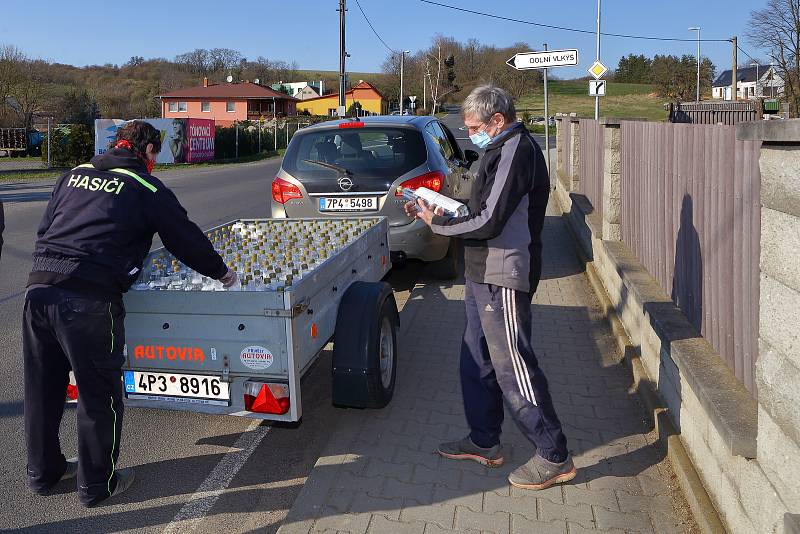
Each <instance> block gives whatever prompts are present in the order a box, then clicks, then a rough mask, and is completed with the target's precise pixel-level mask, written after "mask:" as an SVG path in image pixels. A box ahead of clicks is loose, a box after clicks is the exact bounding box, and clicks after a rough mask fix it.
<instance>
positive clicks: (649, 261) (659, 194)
mask: <svg viewBox="0 0 800 534" xmlns="http://www.w3.org/2000/svg"><path fill="white" fill-rule="evenodd" d="M581 128H583V125H581ZM621 134H622V144H621V167H622V169H621V179H622V184H621V185H622V223H621V224H622V239H623V241H624V242H625V243H626V244H627V245H628V246H629V247H630V248H631V250H632V251H633V252H634V254H636V256H637V257H638V258H639V260H640V261H641V262H642V263H643V264H644V266H645V267H646V268H647V270H648V271H649V272H650V273H651V274H652V275H653V277H655V278H656V280H658V282H659V283H660V284H661V287H662V288H663V289H664V290H665V291H666V292H667V293H668V294H669V295H671V296H672V299H673V300H674V301H675V303H676V304H677V305H678V306H679V307H680V308H681V310H683V312H684V313H685V314H686V316H687V317H688V318H689V321H690V322H691V323H692V324H694V325H695V326H696V327H697V328H698V329H699V330H700V331H701V332H702V334H703V336H704V337H705V338H706V339H707V340H708V341H709V342H710V343H711V344H712V345H713V346H714V348H715V349H716V350H717V351H718V352H719V354H720V355H721V356H722V358H723V359H724V360H725V361H726V362H727V363H728V365H729V366H730V367H731V368H732V369H733V370H734V373H735V374H736V376H737V377H738V378H739V379H740V380H741V381H742V383H743V384H744V385H745V387H747V389H748V390H750V391H751V392H752V393H753V394H754V395H755V394H756V391H755V381H754V370H755V362H756V359H757V357H758V307H759V302H758V299H759V264H758V261H759V252H760V243H759V239H760V234H761V228H760V217H761V209H760V201H759V198H760V171H759V166H758V157H759V149H760V143H758V142H754V141H737V140H736V134H735V127H733V126H725V125H692V124H670V123H646V122H623V123H622V126H621ZM589 146H590V145H588V144H582V146H581V149H582V151H584V150H586V149H587V148H588V147H589ZM594 147H595V148H594V150H593V151H594V152H601V151H602V142H600V143H595V145H594ZM581 178H583V176H581ZM600 198H602V194H601V195H600Z"/></svg>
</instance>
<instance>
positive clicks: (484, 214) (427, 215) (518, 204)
mask: <svg viewBox="0 0 800 534" xmlns="http://www.w3.org/2000/svg"><path fill="white" fill-rule="evenodd" d="M461 111H462V115H463V117H464V124H465V125H466V126H467V129H468V130H469V134H470V139H471V140H472V142H473V143H475V144H476V145H477V146H478V147H479V148H485V149H486V151H485V153H484V155H483V158H482V160H481V164H480V168H479V170H478V174H477V177H476V182H475V185H474V187H473V191H472V198H471V199H470V202H469V207H470V214H469V215H467V216H464V217H446V216H444V215H443V214H442V211H441V210H440V209H436V207H435V206H428V205H427V204H425V202H424V201H422V200H420V201H419V203H418V205H415V204H413V203H409V204H408V205H407V206H406V210H407V213H408V214H409V215H416V216H417V217H419V218H420V219H422V220H423V221H425V222H426V223H427V224H428V225H429V226H430V227H431V229H432V230H433V232H435V233H437V234H439V235H444V236H450V237H459V238H461V239H463V240H464V263H465V277H466V288H465V296H464V303H465V305H466V315H467V327H466V332H465V333H464V340H463V343H462V346H461V390H462V393H463V397H464V411H465V413H466V416H467V423H468V424H469V427H470V434H469V436H467V437H465V438H463V439H461V440H460V441H454V442H449V443H442V444H441V445H440V446H439V451H438V452H439V454H441V455H442V456H444V457H445V458H451V459H457V460H474V461H477V462H479V463H481V464H484V465H488V466H492V467H495V466H499V465H502V463H503V461H504V459H503V454H502V449H501V446H500V432H501V427H502V423H503V401H505V403H506V406H507V407H508V410H509V412H510V413H511V415H512V416H513V417H514V419H515V420H516V421H517V423H518V424H519V426H520V428H521V429H522V431H523V433H524V434H525V436H526V437H527V438H528V439H529V440H530V441H531V442H532V443H533V445H534V446H535V447H536V454H535V455H534V456H533V457H532V458H531V459H530V460H529V461H528V462H527V463H525V464H524V465H522V466H521V467H519V468H518V469H517V470H515V471H514V472H513V473H511V475H510V476H509V482H510V483H511V484H512V485H514V486H517V487H520V488H526V489H535V490H539V489H544V488H547V487H550V486H552V485H553V484H557V483H560V482H567V481H569V480H572V479H573V478H575V474H576V471H575V466H574V464H573V462H572V458H571V457H570V455H569V452H568V450H567V439H566V437H565V436H564V434H563V432H562V430H561V423H560V422H559V420H558V417H557V416H556V412H555V409H554V408H553V403H552V399H551V397H550V391H549V389H548V384H547V379H546V378H545V376H544V373H543V372H542V370H541V369H540V368H539V365H538V362H537V360H536V355H535V354H534V352H533V346H532V342H531V299H532V298H533V293H534V292H535V291H536V287H537V285H538V284H539V278H540V277H541V271H542V259H541V258H542V240H541V232H542V226H543V225H544V217H545V211H546V209H547V200H548V196H549V188H550V185H549V184H550V180H549V178H548V173H547V168H546V166H545V162H544V157H543V155H542V151H541V149H540V148H539V146H538V145H537V144H536V141H534V140H533V138H532V137H531V135H530V134H529V133H528V131H527V130H526V129H525V126H524V125H523V124H521V123H519V122H516V111H515V109H514V103H513V102H512V100H511V97H510V96H509V95H508V93H506V92H505V91H503V90H502V89H500V88H498V87H492V86H481V87H478V88H476V89H475V90H474V91H472V93H471V94H470V95H469V96H468V97H467V99H466V100H465V101H464V103H463V105H462V108H461Z"/></svg>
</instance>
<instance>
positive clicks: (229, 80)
mask: <svg viewBox="0 0 800 534" xmlns="http://www.w3.org/2000/svg"><path fill="white" fill-rule="evenodd" d="M225 79H226V80H228V83H231V82H232V81H233V76H231V75H230V74H228V77H227V78H225Z"/></svg>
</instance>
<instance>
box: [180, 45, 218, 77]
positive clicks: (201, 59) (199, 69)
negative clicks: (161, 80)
mask: <svg viewBox="0 0 800 534" xmlns="http://www.w3.org/2000/svg"><path fill="white" fill-rule="evenodd" d="M175 62H176V63H181V64H183V65H185V66H186V67H187V68H188V69H189V72H192V73H194V74H202V75H206V74H208V71H209V70H211V63H210V57H209V53H208V50H205V49H204V48H196V49H194V50H192V51H191V52H186V53H185V54H181V55H179V56H175Z"/></svg>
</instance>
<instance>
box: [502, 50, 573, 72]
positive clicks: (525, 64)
mask: <svg viewBox="0 0 800 534" xmlns="http://www.w3.org/2000/svg"><path fill="white" fill-rule="evenodd" d="M506 64H508V66H509V67H513V68H515V69H517V70H528V69H546V68H550V67H568V66H571V65H577V64H578V51H577V50H575V49H568V50H545V51H543V52H520V53H517V54H514V55H513V56H512V57H510V58H509V59H508V61H506Z"/></svg>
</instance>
